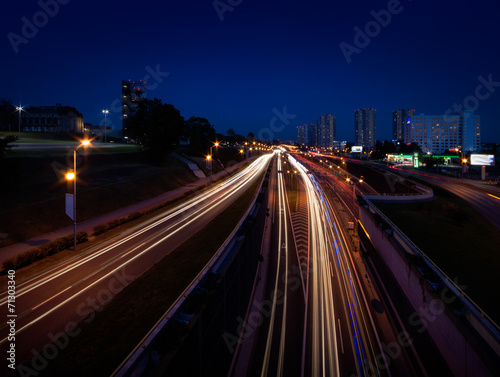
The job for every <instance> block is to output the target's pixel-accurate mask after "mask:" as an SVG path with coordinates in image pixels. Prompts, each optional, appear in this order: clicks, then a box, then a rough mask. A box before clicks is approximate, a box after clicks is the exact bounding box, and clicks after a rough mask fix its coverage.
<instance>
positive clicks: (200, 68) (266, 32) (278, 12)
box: [0, 0, 500, 142]
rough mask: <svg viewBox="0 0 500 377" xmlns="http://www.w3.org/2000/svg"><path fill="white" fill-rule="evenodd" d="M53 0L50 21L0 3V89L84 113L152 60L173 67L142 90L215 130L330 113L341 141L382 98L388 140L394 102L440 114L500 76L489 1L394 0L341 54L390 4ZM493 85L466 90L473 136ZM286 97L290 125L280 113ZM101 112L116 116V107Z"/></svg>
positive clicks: (287, 130)
mask: <svg viewBox="0 0 500 377" xmlns="http://www.w3.org/2000/svg"><path fill="white" fill-rule="evenodd" d="M43 1H44V0H42V2H43ZM54 1H55V0H54ZM60 1H61V2H63V3H67V4H65V5H59V9H58V10H57V12H54V13H56V14H54V15H53V16H48V17H47V20H44V18H43V15H41V14H40V13H39V12H40V11H41V7H40V5H39V4H38V2H37V1H35V0H29V1H28V0H22V1H19V2H11V1H9V2H4V4H2V12H1V16H0V21H1V22H0V30H1V33H0V35H1V36H2V42H1V43H0V51H1V58H0V64H1V67H2V82H1V85H0V97H9V98H11V99H12V100H13V102H14V103H16V104H18V103H19V102H20V101H21V102H22V104H23V105H24V104H27V105H34V106H37V105H54V104H55V103H61V104H63V105H69V106H74V107H76V108H77V109H78V110H79V111H80V112H82V113H83V116H84V121H86V122H91V123H93V124H98V123H100V122H102V119H103V118H102V114H101V109H103V108H106V107H107V108H111V106H112V103H113V101H116V100H119V99H120V95H121V94H120V83H121V80H122V79H129V78H132V79H142V78H144V77H145V76H146V75H148V71H149V70H153V71H155V70H156V69H157V67H158V68H159V70H160V71H161V72H168V73H169V75H168V77H161V76H160V79H161V82H158V81H157V80H155V78H154V77H150V78H149V80H148V81H149V84H150V87H154V90H150V91H149V92H148V95H147V96H148V97H149V98H153V97H157V98H161V99H162V100H163V101H164V102H167V103H171V104H173V105H174V106H175V107H177V108H178V109H179V110H180V111H181V114H182V115H183V116H184V117H185V118H186V119H187V118H189V117H190V116H192V115H195V116H201V117H205V118H207V119H208V120H209V121H210V122H211V123H212V124H214V125H215V128H216V130H217V131H218V132H221V133H226V130H227V129H229V128H233V129H235V130H236V132H238V133H241V134H243V135H246V134H247V133H248V132H250V131H252V132H254V133H255V134H256V135H258V134H259V132H263V131H262V130H265V129H266V128H267V129H271V124H273V125H274V126H273V130H272V136H273V137H275V138H280V139H295V136H296V131H295V130H296V128H295V127H296V126H297V125H299V124H303V123H306V122H316V120H317V119H318V117H319V116H320V115H322V114H327V113H331V114H334V115H336V116H337V129H338V131H337V132H338V138H339V139H343V140H353V139H354V110H355V109H357V108H362V107H373V108H376V109H377V138H378V139H381V140H383V139H390V138H391V127H392V126H391V111H392V110H395V109H397V108H403V107H410V108H414V109H416V111H417V113H426V114H442V113H444V112H445V111H446V110H447V109H449V108H450V107H452V106H453V104H454V103H457V104H463V103H464V100H465V99H466V98H468V97H469V96H472V97H475V96H476V87H477V86H478V85H479V84H480V81H478V77H479V76H482V77H484V78H485V79H487V78H488V76H489V75H491V78H492V80H493V81H494V82H500V47H499V46H500V43H499V42H500V38H499V36H500V30H499V26H498V25H499V22H498V17H499V14H500V5H499V2H498V1H493V0H484V1H481V0H478V1H475V2H472V1H465V0H463V1H439V2H431V1H423V0H413V1H409V0H401V2H400V5H398V6H396V10H397V11H399V13H397V14H392V15H391V20H390V21H389V23H388V24H387V26H384V27H380V31H379V32H378V33H375V32H376V31H375V32H374V33H375V34H376V35H374V36H373V38H370V39H371V40H370V43H369V44H368V45H367V46H366V47H364V48H361V51H360V53H359V54H353V55H351V56H350V57H351V59H352V61H351V62H350V63H348V62H347V61H346V58H345V57H344V54H343V53H342V51H341V49H340V47H339V45H340V44H341V43H342V42H345V43H348V44H350V45H353V46H355V44H354V36H355V31H354V28H355V27H359V28H360V29H362V30H364V29H365V27H366V26H367V23H369V22H370V21H373V20H374V18H373V16H372V14H371V13H370V12H371V11H376V12H378V11H381V10H387V9H388V4H389V3H393V1H391V2H388V1H353V0H335V1H333V0H312V1H307V2H306V1H293V0H242V1H240V0H221V1H219V4H221V3H222V4H231V3H232V4H239V5H236V6H232V8H233V10H232V11H227V12H225V13H224V14H223V17H224V20H223V21H221V19H220V17H219V15H218V14H217V12H216V10H215V8H214V1H213V0H175V1H169V0H162V1H150V0H141V1H128V0H126V1H119V2H118V1H113V2H108V1H103V0H101V1H94V0H86V1H82V0H70V1H68V0H64V1H63V0H60ZM47 2H48V3H51V2H52V0H48V1H47ZM7 4H8V5H7ZM35 15H37V17H38V18H37V20H38V21H37V22H38V24H39V25H40V24H43V23H45V22H46V21H47V22H46V25H45V26H42V27H40V28H38V32H37V34H36V35H34V36H29V35H28V38H26V41H27V43H21V44H19V45H18V46H17V48H18V52H17V53H15V51H14V48H13V46H12V43H11V42H10V41H9V38H8V34H9V33H15V34H17V35H19V36H23V33H22V27H23V23H24V22H23V21H22V17H26V18H27V19H28V20H30V21H33V17H34V16H35ZM35 18H36V17H35ZM372 26H373V25H372ZM25 35H26V34H25ZM147 67H150V68H147ZM163 75H164V74H163ZM498 85H499V86H497V87H495V86H493V87H491V88H490V89H491V90H492V91H493V92H492V93H490V92H488V91H487V90H486V89H481V90H480V92H479V93H480V96H481V97H482V98H483V99H481V100H478V101H477V102H474V98H471V97H469V99H468V101H469V106H476V107H477V110H476V113H478V114H480V115H481V127H482V141H496V142H500V120H499V118H498V114H499V110H500V83H499V84H498ZM488 93H489V97H488V98H487V99H484V97H486V96H487V94H488ZM285 106H286V111H287V113H288V115H289V118H288V119H285V120H286V121H287V122H288V124H283V122H282V120H280V119H279V118H278V117H277V116H276V112H277V111H279V112H281V113H282V112H283V109H284V107H285ZM273 109H275V111H274V112H273ZM112 110H113V109H112ZM292 115H295V117H294V118H293V119H292V118H291V117H292ZM108 121H111V122H112V123H113V124H114V125H115V126H118V125H119V124H120V113H119V112H114V111H112V112H111V114H110V116H109V117H108ZM273 122H274V123H273ZM263 135H265V136H266V137H268V135H270V134H269V132H268V131H267V132H265V133H263Z"/></svg>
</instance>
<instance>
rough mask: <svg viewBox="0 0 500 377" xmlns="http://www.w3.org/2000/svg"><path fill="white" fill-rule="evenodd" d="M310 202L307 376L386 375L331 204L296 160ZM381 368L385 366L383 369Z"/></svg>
mask: <svg viewBox="0 0 500 377" xmlns="http://www.w3.org/2000/svg"><path fill="white" fill-rule="evenodd" d="M289 161H290V163H291V164H292V165H293V166H294V167H295V168H296V169H297V171H298V172H299V174H300V176H301V178H302V181H303V182H304V184H305V186H306V191H307V196H308V203H309V219H310V226H309V230H310V234H309V276H308V279H307V281H308V283H307V292H308V296H307V328H308V331H307V332H306V333H307V339H306V350H305V355H304V360H305V363H304V373H303V375H312V376H351V375H357V376H373V375H375V376H379V375H387V373H386V372H384V373H385V374H384V373H382V371H381V370H380V369H382V370H383V369H386V368H385V367H386V365H387V363H386V360H385V356H384V353H383V352H381V348H380V346H379V344H380V342H379V339H378V335H377V333H376V330H375V326H374V324H373V320H372V318H371V315H370V311H369V307H368V303H367V300H366V297H365V295H364V293H363V291H362V289H361V284H360V281H359V277H358V276H357V272H356V269H355V268H354V266H353V261H352V259H351V257H350V255H349V251H348V248H347V243H346V240H345V239H344V236H343V234H342V232H340V230H339V225H338V220H337V219H336V218H335V214H334V212H333V211H332V208H331V204H330V203H329V201H328V199H327V198H326V196H325V195H324V193H323V190H322V189H321V187H320V185H319V183H318V182H317V180H316V178H315V177H314V175H313V174H311V172H310V171H309V170H308V169H307V168H306V167H305V166H304V165H302V164H300V163H299V162H298V161H297V160H295V159H294V158H293V157H289ZM381 366H382V368H380V367H381Z"/></svg>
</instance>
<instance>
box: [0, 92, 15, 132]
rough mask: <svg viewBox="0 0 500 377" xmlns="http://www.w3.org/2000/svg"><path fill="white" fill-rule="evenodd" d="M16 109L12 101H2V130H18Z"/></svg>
mask: <svg viewBox="0 0 500 377" xmlns="http://www.w3.org/2000/svg"><path fill="white" fill-rule="evenodd" d="M15 125H17V117H16V108H15V107H14V105H13V104H12V101H11V100H10V99H6V98H2V99H0V129H2V130H8V131H10V130H11V129H17V127H16V128H14V126H15Z"/></svg>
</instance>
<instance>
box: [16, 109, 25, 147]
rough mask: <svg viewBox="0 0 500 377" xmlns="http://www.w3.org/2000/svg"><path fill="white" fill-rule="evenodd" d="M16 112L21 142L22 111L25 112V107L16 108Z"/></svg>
mask: <svg viewBox="0 0 500 377" xmlns="http://www.w3.org/2000/svg"><path fill="white" fill-rule="evenodd" d="M16 110H17V111H18V114H19V116H18V118H19V136H18V139H19V140H21V111H23V110H24V107H22V106H21V104H19V106H16Z"/></svg>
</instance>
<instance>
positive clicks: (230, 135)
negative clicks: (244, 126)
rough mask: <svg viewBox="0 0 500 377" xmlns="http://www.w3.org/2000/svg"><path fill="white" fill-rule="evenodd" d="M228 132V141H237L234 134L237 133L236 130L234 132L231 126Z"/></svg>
mask: <svg viewBox="0 0 500 377" xmlns="http://www.w3.org/2000/svg"><path fill="white" fill-rule="evenodd" d="M226 133H227V141H229V142H230V143H235V142H236V141H235V138H234V136H235V135H236V132H234V130H233V129H232V128H230V129H229V130H227V131H226Z"/></svg>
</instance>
